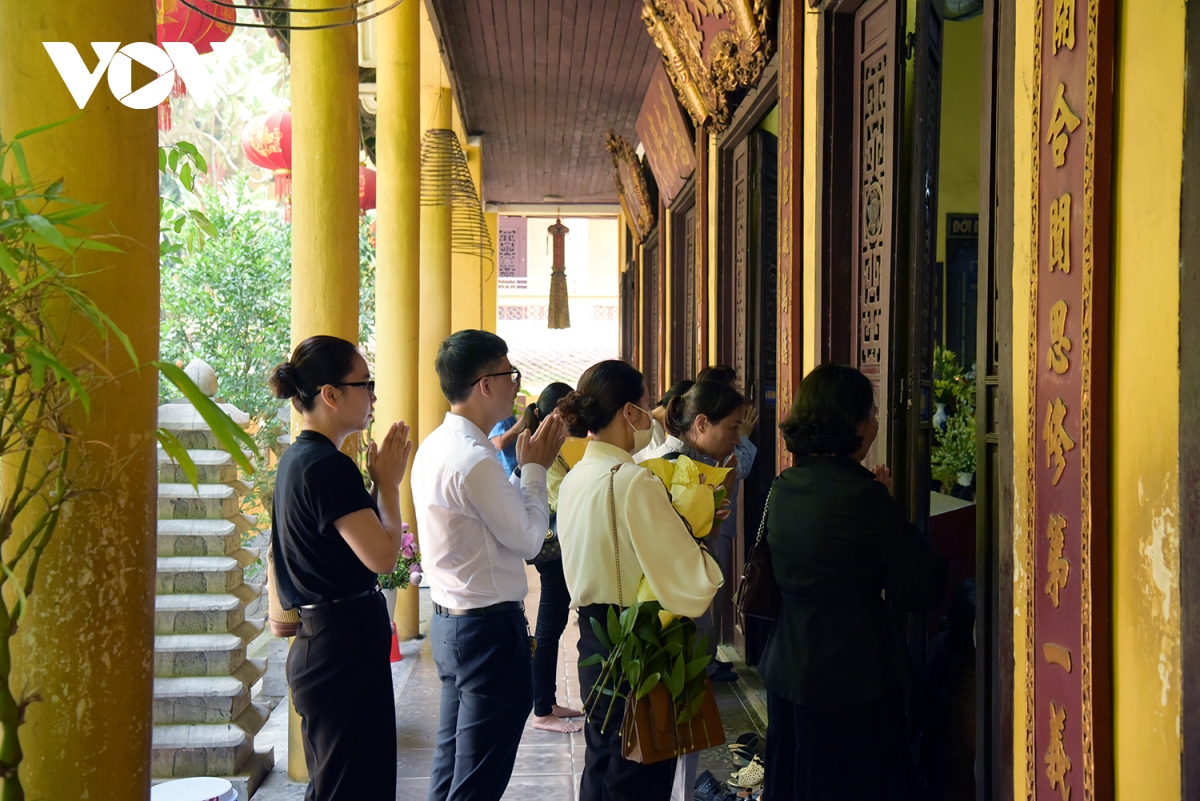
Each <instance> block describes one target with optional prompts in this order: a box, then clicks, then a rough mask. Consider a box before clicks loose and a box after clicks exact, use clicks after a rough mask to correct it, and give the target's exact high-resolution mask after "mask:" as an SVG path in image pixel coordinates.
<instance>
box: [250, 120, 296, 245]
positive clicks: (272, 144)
mask: <svg viewBox="0 0 1200 801" xmlns="http://www.w3.org/2000/svg"><path fill="white" fill-rule="evenodd" d="M242 150H243V151H244V152H245V154H246V158H247V159H249V160H250V163H251V164H254V165H255V166H258V167H262V168H263V169H267V170H271V171H272V172H274V173H275V199H276V200H277V201H279V202H281V203H283V216H284V219H286V220H287V221H288V222H291V220H292V113H291V112H290V111H277V112H275V113H274V114H268V115H267V116H265V117H259V118H258V119H254V120H251V121H250V122H248V123H246V127H245V128H243V129H242Z"/></svg>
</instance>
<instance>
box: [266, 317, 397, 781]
mask: <svg viewBox="0 0 1200 801" xmlns="http://www.w3.org/2000/svg"><path fill="white" fill-rule="evenodd" d="M270 384H271V389H272V390H273V391H274V393H275V396H276V397H278V398H283V399H290V400H291V401H292V405H293V406H294V407H295V409H296V411H298V412H300V414H301V415H302V416H303V418H304V425H303V430H302V431H301V432H300V434H299V435H298V436H297V437H296V441H295V442H294V443H292V445H291V447H289V448H288V449H287V451H286V452H285V453H284V454H283V457H282V458H281V459H280V460H279V472H278V475H277V477H276V479H275V496H274V500H273V501H272V503H271V521H272V531H271V539H272V549H273V551H274V554H275V573H274V575H272V577H271V580H272V581H274V582H276V585H277V588H278V590H279V595H280V598H281V600H282V601H283V603H284V605H285V606H286V607H287V608H290V609H296V608H298V609H299V610H300V632H299V634H298V635H297V636H296V638H295V640H294V641H293V642H292V647H291V650H290V652H289V653H288V661H287V678H288V685H289V686H290V687H291V690H292V703H293V704H295V707H296V711H297V712H298V713H299V714H300V715H301V716H302V718H303V725H302V729H303V735H304V758H305V762H306V763H307V764H308V772H309V779H310V783H309V786H308V792H307V793H306V794H305V799H306V801H385V799H386V801H392V799H394V798H395V797H396V718H395V705H394V701H393V697H392V674H391V669H390V666H389V660H388V655H389V653H390V650H391V647H390V646H391V627H390V625H389V621H388V615H387V604H386V603H385V601H384V598H383V595H382V593H380V592H379V584H378V582H377V580H376V576H377V574H379V573H386V572H391V571H392V570H394V569H395V567H396V557H397V555H398V554H399V553H400V528H401V523H400V480H401V479H402V478H403V477H404V470H405V467H406V465H407V464H408V456H409V452H410V451H411V450H412V443H411V442H409V440H408V426H406V425H404V423H396V424H394V425H393V426H391V428H390V429H389V430H388V432H387V435H386V436H385V437H384V439H383V442H382V443H381V444H379V445H376V444H375V443H371V445H370V446H369V447H368V449H367V472H368V473H369V474H370V476H371V480H372V482H373V484H374V487H373V488H372V491H371V492H368V491H367V489H366V487H365V486H364V484H363V479H362V474H361V473H360V472H359V470H358V467H357V466H356V465H355V463H354V460H353V459H351V458H350V457H349V456H347V455H346V454H344V453H342V452H341V450H340V448H341V446H342V443H343V442H344V441H345V439H346V438H347V437H349V436H351V435H353V434H356V432H359V431H362V430H363V429H365V428H366V427H367V424H368V422H369V421H370V419H371V412H372V409H373V408H374V404H375V382H374V381H372V380H371V376H370V370H369V368H368V367H367V362H366V360H365V359H363V357H362V355H360V354H359V352H358V350H357V349H356V348H355V347H354V345H353V344H352V343H350V342H347V341H346V340H344V339H338V338H337V337H331V336H316V337H310V338H308V339H306V340H304V342H302V343H300V345H299V346H297V347H296V350H295V351H294V352H293V353H292V358H291V359H290V360H288V361H286V362H283V363H282V364H280V365H279V366H278V367H276V368H275V369H274V370H272V371H271V378H270Z"/></svg>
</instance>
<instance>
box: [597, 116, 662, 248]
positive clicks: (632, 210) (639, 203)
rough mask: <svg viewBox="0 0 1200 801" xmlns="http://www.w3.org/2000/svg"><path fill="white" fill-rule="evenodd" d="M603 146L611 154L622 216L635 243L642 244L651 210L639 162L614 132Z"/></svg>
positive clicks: (644, 177) (643, 171)
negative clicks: (623, 214) (635, 240)
mask: <svg viewBox="0 0 1200 801" xmlns="http://www.w3.org/2000/svg"><path fill="white" fill-rule="evenodd" d="M605 146H606V147H607V148H608V152H609V153H611V154H612V160H613V181H614V183H616V185H617V196H618V197H619V198H620V200H621V210H622V211H624V212H625V218H626V219H627V220H629V227H630V228H632V229H633V235H634V236H635V237H637V241H638V243H642V242H645V241H646V235H647V234H648V233H650V229H651V228H653V227H654V209H653V207H652V206H651V205H650V187H649V185H647V183H646V173H645V170H644V168H643V166H642V161H641V159H639V158H638V156H637V153H634V152H633V148H632V147H630V145H629V142H628V141H627V140H626V139H625V137H623V136H621V135H620V134H618V133H616V132H614V131H609V132H608V139H607V140H606V142H605Z"/></svg>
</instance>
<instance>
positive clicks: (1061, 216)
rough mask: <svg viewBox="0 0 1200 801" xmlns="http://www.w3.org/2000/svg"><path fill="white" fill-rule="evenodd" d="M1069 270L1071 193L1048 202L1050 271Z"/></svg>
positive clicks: (1065, 271) (1066, 271)
mask: <svg viewBox="0 0 1200 801" xmlns="http://www.w3.org/2000/svg"><path fill="white" fill-rule="evenodd" d="M1056 269H1058V270H1062V271H1063V272H1064V273H1069V272H1071V193H1070V192H1067V193H1066V194H1065V195H1063V196H1062V197H1060V198H1056V199H1055V200H1054V201H1053V202H1052V203H1051V204H1050V272H1054V271H1055V270H1056Z"/></svg>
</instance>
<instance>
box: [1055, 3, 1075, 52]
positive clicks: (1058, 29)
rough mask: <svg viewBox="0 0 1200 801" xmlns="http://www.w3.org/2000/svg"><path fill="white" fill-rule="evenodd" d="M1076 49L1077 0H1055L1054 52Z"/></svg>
mask: <svg viewBox="0 0 1200 801" xmlns="http://www.w3.org/2000/svg"><path fill="white" fill-rule="evenodd" d="M1064 46H1065V47H1066V48H1067V49H1068V50H1074V49H1075V0H1054V52H1055V53H1056V54H1057V53H1058V49H1059V48H1060V47H1064Z"/></svg>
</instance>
